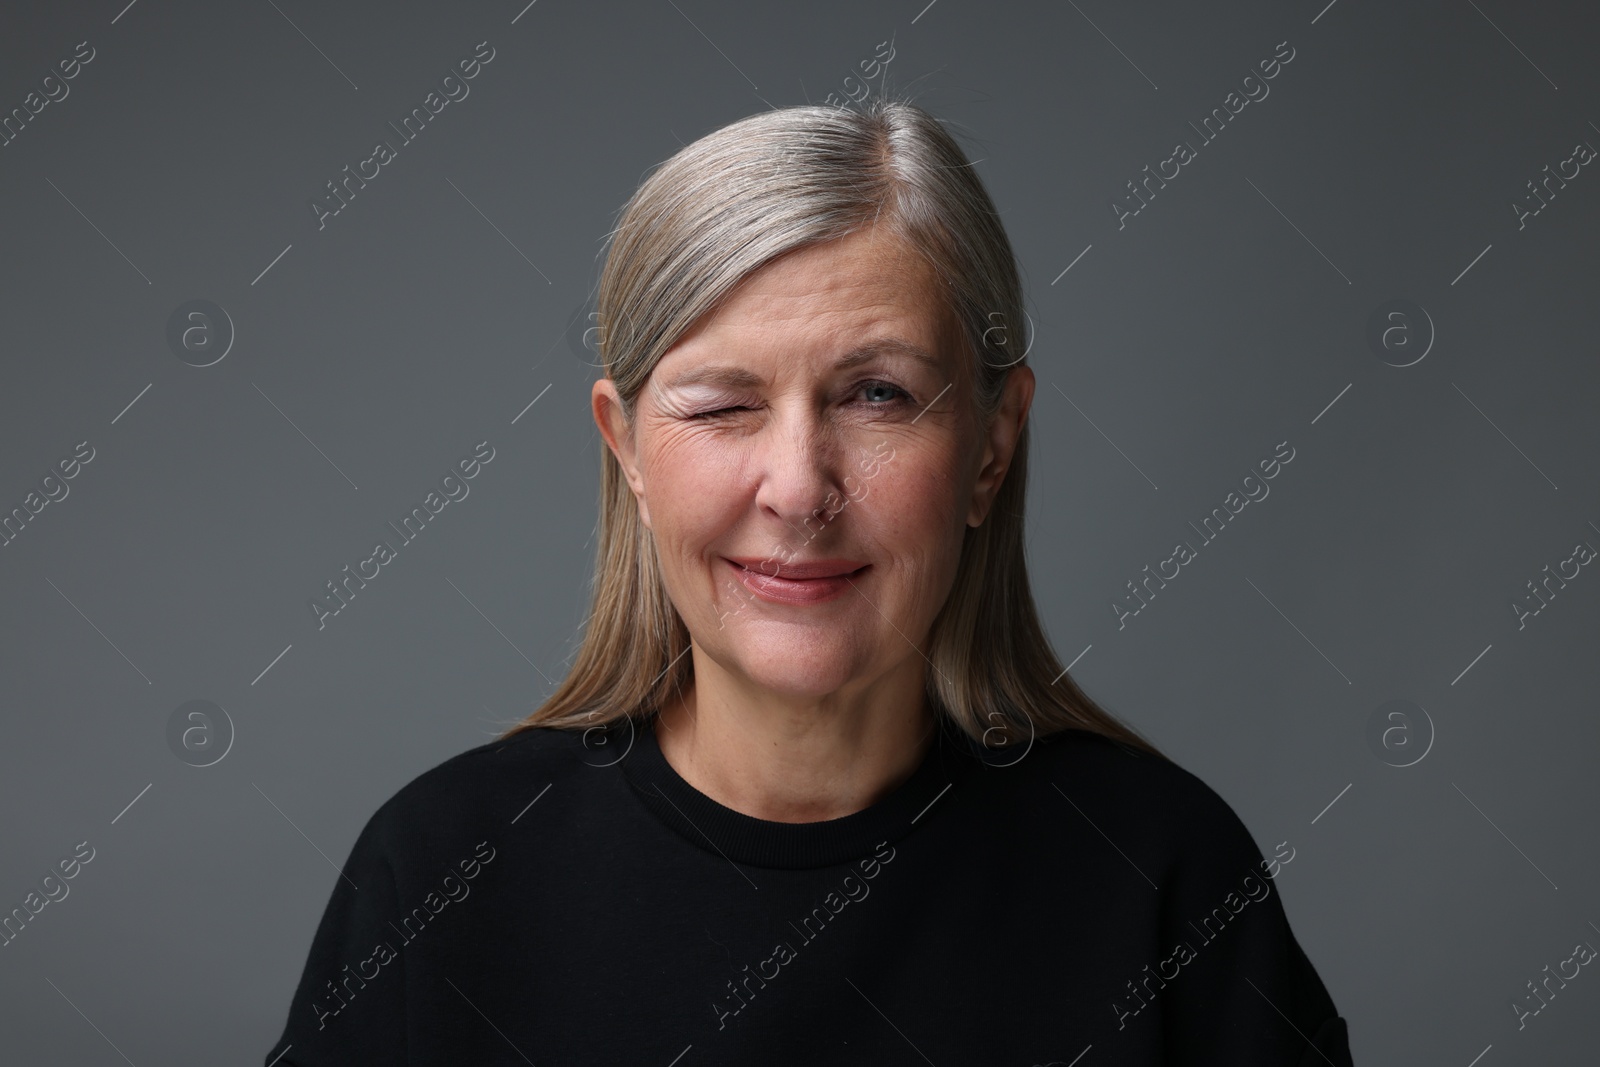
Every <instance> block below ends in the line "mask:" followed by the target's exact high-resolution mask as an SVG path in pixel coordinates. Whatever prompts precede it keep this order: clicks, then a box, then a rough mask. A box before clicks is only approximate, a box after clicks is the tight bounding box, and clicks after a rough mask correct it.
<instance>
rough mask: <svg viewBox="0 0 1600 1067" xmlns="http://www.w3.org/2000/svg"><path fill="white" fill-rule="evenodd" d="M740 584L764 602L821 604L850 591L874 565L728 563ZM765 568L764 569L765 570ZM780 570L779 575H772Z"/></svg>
mask: <svg viewBox="0 0 1600 1067" xmlns="http://www.w3.org/2000/svg"><path fill="white" fill-rule="evenodd" d="M724 561H725V562H726V563H727V564H728V566H729V567H730V568H731V569H732V570H733V573H734V576H735V577H736V578H738V579H739V582H740V583H741V584H742V585H743V586H744V587H745V588H746V589H748V590H750V591H751V592H752V593H754V594H755V595H756V596H757V597H759V598H760V599H762V600H766V601H770V602H772V603H778V604H819V603H822V602H824V601H828V600H833V599H834V598H836V597H839V596H842V595H843V594H844V593H846V592H848V591H850V589H851V588H852V586H853V585H854V584H855V579H857V578H859V577H860V576H861V575H862V574H863V573H864V572H865V571H867V570H868V569H869V568H870V566H871V564H867V563H862V562H860V561H858V560H847V559H823V560H812V561H807V562H803V563H785V564H776V563H774V562H773V561H772V560H770V559H760V560H757V559H751V560H740V559H727V558H726V557H724ZM763 565H764V566H763ZM773 569H776V572H777V573H775V574H774V573H770V572H771V571H772V570H773Z"/></svg>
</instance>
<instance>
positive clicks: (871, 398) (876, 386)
mask: <svg viewBox="0 0 1600 1067" xmlns="http://www.w3.org/2000/svg"><path fill="white" fill-rule="evenodd" d="M856 391H857V395H860V396H864V397H866V398H867V402H868V404H867V406H868V407H888V406H890V405H892V404H894V403H896V402H899V401H906V400H910V399H911V394H910V393H908V392H906V391H905V390H904V389H902V388H900V387H899V386H898V385H892V384H890V383H889V382H883V381H876V380H874V381H870V382H862V383H861V384H860V385H858V386H856Z"/></svg>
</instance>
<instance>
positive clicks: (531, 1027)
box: [265, 722, 1350, 1067]
mask: <svg viewBox="0 0 1600 1067" xmlns="http://www.w3.org/2000/svg"><path fill="white" fill-rule="evenodd" d="M1293 857H1294V850H1293V848H1292V847H1291V846H1290V845H1288V844H1287V843H1284V844H1282V845H1279V846H1278V847H1277V848H1276V849H1275V850H1274V854H1273V857H1272V858H1271V859H1263V857H1262V853H1261V851H1260V850H1259V849H1258V848H1257V846H1256V844H1255V842H1254V841H1253V840H1252V838H1251V836H1250V833H1249V831H1248V830H1247V829H1246V828H1245V826H1244V824H1243V823H1242V822H1241V821H1240V820H1239V818H1238V816H1237V815H1235V814H1234V812H1233V810H1232V809H1231V808H1230V807H1229V806H1228V805H1227V803H1226V802H1225V801H1223V800H1222V798H1221V797H1219V796H1218V795H1217V794H1216V793H1215V792H1213V791H1212V790H1211V789H1210V788H1209V787H1207V786H1206V785H1205V784H1204V783H1202V782H1201V781H1200V780H1199V779H1198V778H1196V777H1195V776H1193V775H1192V774H1190V773H1189V772H1187V771H1185V770H1183V769H1182V768H1181V767H1179V766H1177V765H1176V764H1174V763H1171V762H1169V761H1167V760H1164V759H1160V758H1157V757H1154V756H1149V755H1143V754H1137V753H1135V752H1134V751H1132V750H1131V749H1126V748H1124V747H1123V746H1120V745H1118V744H1115V743H1113V742H1111V741H1108V740H1106V739H1104V738H1101V737H1099V736H1097V735H1094V734H1090V733H1087V732H1084V731H1078V730H1070V731H1067V732H1065V733H1061V734H1056V735H1054V736H1052V737H1049V738H1043V739H1039V740H1037V741H1035V742H1034V743H1033V744H1032V745H1031V747H1030V748H1028V749H1027V750H1026V751H1025V752H1024V753H1022V754H1020V755H1019V754H1018V753H1017V752H1016V750H1011V751H1009V752H1008V751H1001V752H999V753H995V752H986V751H985V750H983V749H981V748H980V747H978V746H976V745H973V744H972V743H971V742H969V741H967V740H966V739H965V737H964V736H963V735H961V734H959V733H958V732H956V731H954V730H953V729H951V728H949V727H944V728H942V729H941V730H940V731H939V733H938V734H936V735H935V740H934V742H933V744H931V745H930V747H929V749H928V753H927V756H926V757H925V758H924V760H923V761H922V763H921V764H920V766H919V767H918V769H917V770H916V771H915V772H914V774H913V775H912V777H910V778H909V779H907V780H906V781H905V782H904V783H902V784H901V785H900V786H898V787H897V788H895V789H894V790H893V791H892V792H891V793H890V794H889V795H887V796H885V797H884V798H883V799H882V800H881V801H879V802H878V803H876V804H874V805H872V806H871V807H869V808H867V809H865V810H863V811H859V812H856V813H855V814H853V815H849V816H846V817H844V818H841V819H834V820H830V821H826V822H816V823H778V822H768V821H765V820H762V819H756V818H752V817H750V816H747V815H744V814H741V813H739V812H736V811H734V810H732V809H731V808H726V807H723V806H722V805H721V804H719V803H717V802H716V801H714V800H712V799H711V798H710V797H708V796H706V795H705V794H703V793H700V792H699V791H697V790H696V789H695V788H694V787H693V786H691V785H689V783H688V782H686V781H685V780H684V779H683V778H682V777H680V776H679V775H678V774H677V773H676V772H675V771H674V770H673V769H672V767H671V765H670V764H668V763H667V761H666V759H665V758H664V757H663V756H662V754H661V750H660V747H659V746H658V744H657V743H656V738H655V735H654V732H653V726H652V724H651V723H649V722H645V723H641V724H638V725H634V724H632V723H624V724H622V725H618V726H614V727H612V728H610V729H609V730H605V731H602V730H599V729H596V730H591V731H589V732H588V733H584V732H580V731H563V730H553V729H546V728H540V729H534V730H528V731H525V732H523V733H520V734H516V735H513V736H511V737H508V738H502V739H500V740H498V741H494V742H491V743H489V744H486V745H483V746H480V747H478V748H475V749H472V750H470V751H468V752H464V753H462V754H460V755H458V756H455V757H454V758H452V759H449V760H446V761H445V762H443V763H441V764H440V765H438V766H437V767H434V768H433V769H431V770H429V771H427V772H425V773H423V774H421V775H419V776H418V777H417V778H415V779H414V780H413V781H411V782H410V783H409V784H407V785H406V786H405V787H403V788H402V789H400V790H399V792H398V793H396V794H395V795H394V796H393V797H392V798H390V799H389V800H388V801H387V802H385V803H384V804H383V805H382V806H381V807H380V808H379V809H378V811H377V812H376V814H374V815H373V816H372V818H371V819H370V820H369V821H368V822H367V824H366V826H365V828H364V829H363V830H362V832H361V834H360V835H359V836H358V838H357V840H356V842H355V845H354V846H353V847H352V849H351V852H350V857H349V860H348V861H347V863H346V864H345V866H344V870H343V873H342V875H340V876H339V877H338V878H337V880H336V881H335V883H334V886H333V896H332V898H331V899H330V901H329V902H328V906H327V909H326V911H325V913H324V914H323V916H322V921H321V924H320V925H319V926H318V928H317V931H316V935H315V937H314V939H313V940H312V942H311V948H310V953H309V956H308V959H307V961H306V966H305V971H304V973H303V975H302V977H301V979H300V983H299V987H298V989H297V990H296V991H295V994H294V999H293V1002H292V1003H291V1005H290V1009H289V1020H288V1025H287V1027H286V1028H285V1030H284V1032H283V1036H282V1037H281V1038H280V1039H279V1041H278V1042H277V1043H276V1044H275V1045H274V1046H273V1047H272V1049H271V1050H270V1051H269V1052H268V1053H267V1055H266V1057H265V1062H269V1063H276V1064H277V1065H278V1067H353V1065H359V1064H385V1065H388V1064H396V1065H398V1064H411V1065H420V1064H427V1065H429V1067H435V1065H438V1067H446V1065H448V1067H460V1065H471V1067H486V1065H498V1064H506V1065H524V1064H536V1065H538V1067H551V1065H563V1067H566V1065H590V1064H623V1063H626V1064H646V1065H654V1067H707V1065H713V1064H715V1065H721V1064H738V1065H743V1067H750V1065H758V1067H774V1065H788V1064H807V1065H812V1064H829V1065H832V1064H872V1065H874V1067H882V1065H888V1064H916V1065H923V1064H929V1063H931V1064H937V1065H940V1067H946V1065H956V1064H982V1065H986V1067H987V1065H1004V1067H1033V1065H1049V1064H1055V1065H1058V1067H1067V1065H1073V1067H1110V1065H1114V1064H1115V1065H1130V1067H1131V1065H1147V1064H1217V1065H1223V1064H1226V1065H1228V1067H1254V1065H1258V1064H1259V1065H1272V1067H1321V1065H1324V1064H1330V1065H1333V1067H1348V1065H1349V1064H1350V1052H1349V1046H1348V1037H1347V1032H1346V1026H1345V1021H1344V1020H1343V1019H1342V1018H1340V1017H1339V1015H1338V1012H1337V1011H1336V1010H1335V1008H1334V1005H1333V1002H1332V1000H1331V999H1330V998H1329V996H1328V993H1327V990H1326V989H1325V988H1324V986H1323V984H1322V981H1321V980H1320V979H1319V978H1318V976H1317V973H1316V971H1315V970H1314V969H1313V968H1312V966H1311V964H1310V962H1309V961H1308V960H1307V958H1306V956H1305V954H1304V953H1303V952H1302V951H1301V948H1300V946H1299V944H1298V943H1297V942H1296V941H1295V938H1294V934H1293V933H1292V932H1291V931H1290V929H1289V924H1288V920H1287V918H1286V917H1285V914H1284V910H1283V906H1282V904H1281V903H1280V901H1279V898H1278V894H1277V893H1276V892H1275V891H1274V890H1275V884H1274V881H1273V879H1274V878H1276V877H1277V876H1278V875H1279V874H1280V873H1281V872H1282V871H1283V870H1284V865H1285V864H1288V863H1290V862H1292V860H1293Z"/></svg>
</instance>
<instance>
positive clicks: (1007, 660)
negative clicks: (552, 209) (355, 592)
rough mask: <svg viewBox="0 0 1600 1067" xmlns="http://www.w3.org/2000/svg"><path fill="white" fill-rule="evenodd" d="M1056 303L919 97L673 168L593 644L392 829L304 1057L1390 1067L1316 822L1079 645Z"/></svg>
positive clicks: (290, 1048) (781, 123) (826, 112)
mask: <svg viewBox="0 0 1600 1067" xmlns="http://www.w3.org/2000/svg"><path fill="white" fill-rule="evenodd" d="M1021 301H1022V295H1021V286H1020V281H1019V277H1018V273H1017V269H1016V266H1015V263H1014V259H1013V255H1012V251H1011V248H1010V245H1009V243H1008V241H1007V239H1006V236H1005V233H1004V231H1003V230H1002V228H1001V226H1000V222H999V219H998V215H997V214H996V212H995V209H994V205H993V203H992V202H991V201H990V199H989V197H988V196H987V194H986V193H985V191H984V190H983V188H982V186H981V184H980V183H979V181H978V179H977V177H976V175H975V174H974V173H973V170H972V168H971V165H970V164H969V162H968V160H967V159H966V158H965V156H964V155H963V154H962V152H961V150H960V148H959V147H958V146H957V145H956V144H955V142H954V141H953V140H952V139H951V138H950V137H949V136H948V135H947V134H946V133H945V132H944V130H943V129H942V128H941V127H940V126H939V124H938V123H937V122H935V121H934V120H933V119H932V118H930V117H929V116H928V115H927V114H926V113H924V112H922V111H921V110H919V109H917V108H915V107H913V106H910V105H908V104H904V103H889V102H876V103H874V104H872V105H870V106H868V107H867V108H866V110H865V111H863V112H855V111H850V110H841V109H834V108H826V107H800V108H789V109H781V110H775V111H769V112H766V113H764V114H760V115H756V116H753V117H751V118H747V119H744V120H742V121H740V122H736V123H733V124H732V125H730V126H728V127H726V128H724V129H721V130H718V131H716V132H714V133H712V134H709V135H708V136H706V137H704V138H702V139H700V140H699V141H697V142H695V143H694V144H692V145H690V146H688V147H687V148H685V149H683V150H682V151H681V152H679V153H678V154H677V155H676V156H674V157H673V158H672V159H670V160H668V161H667V162H666V163H665V164H664V165H663V166H662V167H661V168H660V169H659V170H657V171H656V172H655V173H654V174H653V175H652V176H651V177H650V178H649V179H648V180H647V181H645V183H644V184H643V186H642V187H641V188H640V189H639V190H638V192H637V193H635V195H634V196H633V197H632V199H631V200H630V201H629V203H628V204H627V205H626V207H625V209H624V211H623V214H622V218H621V221H620V224H619V226H618V227H617V230H616V232H615V234H614V239H613V243H612V247H611V250H610V253H609V255H608V258H607V262H606V266H605V270H604V273H603V276H602V279H601V284H600V293H599V315H600V321H601V323H602V324H603V325H604V326H605V332H604V335H603V337H602V339H601V343H600V349H601V352H602V354H603V358H604V361H605V377H603V378H602V379H601V380H600V381H598V382H596V383H595V386H594V390H593V397H592V405H593V413H594V417H595V421H596V424H597V425H598V427H599V429H600V432H601V434H602V436H603V437H604V439H605V442H606V445H607V448H606V449H605V450H604V451H603V455H602V463H603V466H602V472H601V473H602V481H601V485H602V487H601V493H602V500H601V515H600V539H599V550H598V553H597V560H596V575H595V586H594V609H593V615H592V617H591V619H590V621H589V624H588V627H587V631H586V633H585V635H584V639H583V643H582V646H581V648H580V649H579V651H578V654H577V658H576V661H575V663H574V665H573V667H572V670H571V672H570V674H569V675H568V676H567V678H566V679H565V681H564V682H563V683H562V685H561V686H560V687H559V688H558V689H557V690H556V692H555V693H554V694H553V695H552V696H551V697H550V698H549V699H548V700H546V701H545V702H544V704H543V705H542V706H541V707H540V708H539V709H538V710H537V711H535V712H534V713H533V714H532V715H531V716H530V717H529V718H528V719H527V720H526V721H525V722H523V723H521V724H519V725H518V726H517V727H516V728H515V729H513V730H511V731H510V732H509V733H508V734H506V735H505V736H504V737H502V738H501V739H499V740H497V741H495V742H493V743H491V744H487V745H484V746H481V747H479V748H476V749H473V750H472V751H469V752H466V753H463V754H461V755H459V756H456V757H455V758H453V759H450V760H448V761H446V762H444V763H443V764H441V765H439V766H438V767H436V768H434V769H433V770H431V771H428V772H427V773H425V774H423V775H421V776H419V777H418V778H417V779H416V780H414V781H413V782H411V783H410V784H409V785H407V786H406V787H405V788H403V789H401V790H400V791H399V792H398V793H397V794H396V795H395V796H394V797H393V798H391V799H390V800H389V801H388V802H387V803H385V804H384V805H383V806H382V807H381V808H380V809H379V810H378V812H377V813H376V814H375V815H374V816H373V818H372V819H371V820H370V821H369V822H368V824H367V826H366V828H365V829H364V830H363V831H362V833H361V835H360V837H359V839H358V840H357V842H356V844H355V846H354V848H353V850H352V852H351V855H350V859H349V862H348V864H347V865H346V867H345V870H344V874H345V875H346V877H344V878H341V879H340V880H339V882H338V883H337V884H336V886H335V888H334V892H333V897H332V900H331V901H330V903H329V905H328V908H327V911H326V913H325V915H324V916H323V919H322V923H321V925H320V927H319V928H318V930H317V933H316V937H315V940H314V941H313V943H312V946H311V951H310V956H309V959H308V961H307V964H306V968H305V972H304V976H303V977H302V979H301V982H300V986H299V989H298V991H297V992H296V994H295V998H294V1002H293V1005H292V1007H291V1011H290V1016H289V1024H288V1026H287V1028H286V1030H285V1031H284V1034H283V1037H282V1039H281V1040H280V1041H279V1042H278V1044H277V1045H276V1046H274V1048H273V1050H272V1052H271V1053H269V1056H268V1060H269V1061H271V1060H272V1058H273V1057H277V1062H278V1063H280V1064H285V1065H289V1064H300V1065H307V1067H309V1065H323V1064H327V1065H333V1064H339V1065H349V1064H366V1063H371V1064H402V1063H404V1064H461V1063H471V1064H488V1063H506V1064H510V1063H569V1064H573V1063H576V1064H609V1063H620V1062H624V1061H626V1062H629V1063H654V1064H661V1065H667V1064H681V1065H683V1067H689V1065H700V1064H763V1065H767V1064H846V1063H848V1064H855V1063H862V1064H866V1063H871V1064H885V1063H920V1062H923V1061H926V1062H930V1063H940V1064H1016V1065H1018V1067H1027V1065H1029V1064H1044V1063H1051V1062H1054V1063H1058V1064H1068V1063H1079V1062H1081V1063H1082V1064H1083V1065H1084V1067H1098V1065H1102V1064H1229V1065H1239V1064H1274V1065H1280V1064H1286V1065H1295V1064H1307V1065H1309V1064H1321V1063H1324V1062H1326V1063H1331V1064H1348V1063H1349V1062H1350V1055H1349V1050H1348V1046H1347V1039H1346V1029H1345V1023H1344V1020H1343V1019H1341V1018H1340V1017H1339V1015H1338V1013H1337V1012H1336V1011H1335V1008H1334V1005H1333V1003H1332V1001H1331V1000H1330V999H1329V996H1328V993H1327V991H1326V990H1325V988H1324V987H1323V984H1322V982H1321V981H1320V980H1319V978H1318V977H1317V974H1316V972H1315V970H1314V969H1313V968H1312V966H1311V964H1310V963H1309V962H1308V960H1307V959H1306V957H1305V955H1304V953H1303V952H1302V951H1301V950H1300V947H1299V945H1298V944H1297V943H1296V941H1295V939H1294V936H1293V934H1292V932H1291V931H1290V929H1289V926H1288V923H1287V920H1286V918H1285V915H1284V911H1283V908H1282V906H1281V904H1280V903H1279V901H1278V898H1277V897H1276V896H1275V895H1274V894H1273V893H1272V879H1273V878H1274V877H1275V876H1276V875H1277V874H1278V872H1279V871H1280V870H1281V869H1282V865H1283V864H1284V863H1287V862H1289V861H1290V860H1291V859H1292V858H1293V851H1292V849H1287V846H1286V845H1285V846H1280V848H1279V849H1278V850H1277V851H1276V852H1275V855H1274V858H1273V859H1271V860H1265V859H1263V857H1262V853H1261V852H1260V850H1259V849H1258V848H1257V847H1256V845H1255V843H1254V841H1253V840H1252V838H1251V836H1250V834H1249V832H1248V831H1247V830H1246V829H1245V827H1244V826H1243V825H1242V823H1241V822H1240V821H1239V819H1238V818H1237V817H1236V816H1235V815H1234V813H1233V812H1232V810H1231V809H1230V808H1229V807H1228V806H1227V804H1226V803H1225V802H1224V801H1223V800H1222V799H1221V798H1220V797H1218V796H1217V794H1216V793H1214V792H1212V791H1211V790H1210V789H1209V788H1207V787H1206V786H1205V785H1204V784H1202V783H1201V782H1200V781H1199V780H1198V779H1196V778H1194V777H1193V776H1192V775H1190V774H1188V773H1187V772H1186V771H1184V770H1182V769H1181V768H1179V767H1177V766H1176V765H1174V764H1173V763H1171V762H1170V761H1168V760H1166V759H1165V758H1163V757H1162V756H1161V755H1160V754H1159V753H1157V752H1156V751H1155V750H1154V748H1153V747H1152V746H1151V745H1150V744H1149V743H1147V742H1146V741H1144V740H1143V739H1142V738H1140V737H1139V736H1138V735H1137V734H1136V733H1135V732H1134V731H1133V730H1131V729H1129V728H1128V727H1127V726H1125V725H1123V724H1121V723H1119V722H1117V721H1116V720H1115V719H1114V718H1113V717H1112V716H1110V715H1109V714H1107V713H1106V712H1104V711H1103V710H1101V709H1100V708H1098V707H1097V706H1096V705H1095V704H1094V703H1093V702H1092V701H1091V700H1090V699H1089V698H1088V697H1087V696H1085V695H1084V694H1083V692H1082V691H1081V690H1079V689H1078V687H1077V686H1076V685H1074V684H1073V682H1072V680H1071V679H1070V678H1069V677H1067V676H1066V673H1065V671H1063V670H1062V669H1061V666H1060V664H1059V662H1058V661H1057V659H1056V656H1055V654H1054V653H1053V651H1052V650H1051V648H1050V646H1049V644H1048V642H1047V641H1046V640H1045V638H1044V635H1043V632H1042V629H1041V627H1040V625H1039V622H1038V619H1037V617H1036V615H1035V612H1034V607H1033V602H1032V599H1031V596H1030V593H1029V589H1028V583H1027V577H1026V572H1025V569H1024V563H1023V498H1024V489H1025V483H1026V463H1025V461H1026V457H1027V430H1026V421H1027V414H1028V408H1029V404H1030V402H1031V400H1032V397H1033V389H1034V378H1033V372H1032V371H1031V370H1030V369H1029V368H1028V367H1027V365H1026V364H1025V362H1024V360H1023V356H1024V354H1025V353H1024V352H1023V351H1019V349H1020V348H1021V345H1022V342H1023V335H1022V332H1021V331H1020V330H1019V329H1018V324H1019V323H1022V322H1023V319H1024V316H1023V313H1022V304H1021ZM1286 850H1287V851H1286ZM435 927H436V928H437V929H435Z"/></svg>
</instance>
